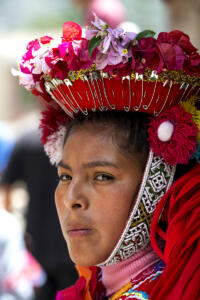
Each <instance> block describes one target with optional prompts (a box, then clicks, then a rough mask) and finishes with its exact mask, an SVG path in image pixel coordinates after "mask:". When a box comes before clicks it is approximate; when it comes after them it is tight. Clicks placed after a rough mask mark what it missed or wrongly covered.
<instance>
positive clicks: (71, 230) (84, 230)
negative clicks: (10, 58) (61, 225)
mask: <svg viewBox="0 0 200 300" xmlns="http://www.w3.org/2000/svg"><path fill="white" fill-rule="evenodd" d="M91 232H92V229H91V228H89V227H88V226H86V225H79V224H75V225H67V234H68V236H69V237H81V236H86V235H88V234H90V233H91Z"/></svg>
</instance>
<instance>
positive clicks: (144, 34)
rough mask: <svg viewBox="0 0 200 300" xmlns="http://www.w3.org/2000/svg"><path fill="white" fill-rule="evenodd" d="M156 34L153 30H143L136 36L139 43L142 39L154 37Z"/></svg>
mask: <svg viewBox="0 0 200 300" xmlns="http://www.w3.org/2000/svg"><path fill="white" fill-rule="evenodd" d="M155 34H156V33H155V32H154V31H152V30H143V31H141V32H140V33H138V35H137V36H136V40H137V41H139V40H140V39H142V38H147V37H154V35H155Z"/></svg>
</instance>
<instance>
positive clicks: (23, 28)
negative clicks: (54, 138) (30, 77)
mask: <svg viewBox="0 0 200 300" xmlns="http://www.w3.org/2000/svg"><path fill="white" fill-rule="evenodd" d="M91 11H95V12H96V14H97V15H98V16H99V17H101V18H104V19H105V21H106V22H107V23H109V22H110V25H111V26H112V25H113V27H116V26H119V25H120V24H121V23H123V26H124V28H126V29H128V30H130V31H142V30H145V29H152V30H154V31H155V32H160V31H170V30H172V29H179V30H182V31H184V32H185V33H187V34H189V35H190V37H191V41H192V43H193V44H194V45H195V46H196V47H197V48H200V39H199V30H200V0H140V1H139V0H42V1H41V0H34V1H31V0H0V122H1V121H2V122H3V123H4V125H6V126H7V129H4V128H3V127H2V128H3V129H2V131H3V133H4V135H6V136H7V137H8V136H9V137H10V139H11V140H12V141H13V145H14V143H15V141H17V140H18V139H19V138H20V137H21V136H23V135H24V134H26V133H28V132H31V130H34V129H37V128H38V124H39V106H40V104H39V101H38V100H37V99H35V98H34V97H33V96H31V95H30V94H29V93H28V92H27V91H26V90H25V89H23V88H22V87H20V86H19V85H18V79H17V78H15V77H12V75H11V72H10V70H11V68H12V67H14V68H17V64H16V62H17V59H18V58H19V57H20V56H21V55H22V54H23V53H24V52H25V47H26V45H27V43H28V42H29V41H30V40H32V39H34V38H37V37H40V36H43V35H51V36H57V35H58V36H61V35H62V24H63V23H64V22H65V21H68V20H73V21H75V22H78V23H79V24H81V25H85V24H86V23H87V22H88V21H89V20H90V18H91ZM0 126H1V125H0ZM5 130H8V131H9V134H8V133H6V131H5ZM0 135H1V128H0ZM0 146H1V143H0ZM0 150H1V149H0ZM9 151H10V150H9ZM0 155H1V151H0ZM1 164H2V163H1V160H0V176H1V167H2V165H1ZM30 171H31V170H30ZM46 180H48V179H46ZM9 197H10V195H9ZM29 198H30V195H29V194H28V192H27V188H26V185H25V184H24V183H22V184H21V185H16V186H15V187H14V188H12V190H11V201H10V204H9V205H10V208H9V210H10V211H12V213H13V214H14V215H15V216H16V217H17V219H18V220H19V221H20V223H21V224H22V226H23V228H25V225H26V218H25V213H26V209H27V206H28V203H29ZM0 206H5V195H4V193H2V191H1V190H0ZM43 299H45V298H43ZM48 299H50V298H48Z"/></svg>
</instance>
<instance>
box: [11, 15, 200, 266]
mask: <svg viewBox="0 0 200 300" xmlns="http://www.w3.org/2000/svg"><path fill="white" fill-rule="evenodd" d="M13 74H15V75H19V80H20V84H21V85H23V86H24V87H25V88H26V89H28V90H30V91H31V92H32V93H33V94H35V95H40V96H42V98H43V99H44V103H45V104H46V107H47V109H46V111H44V112H43V118H42V121H41V125H40V127H41V128H42V131H43V134H42V142H43V144H44V147H45V150H46V152H47V153H48V154H49V156H50V159H51V161H52V163H56V164H58V163H59V161H60V160H61V158H62V157H61V155H62V146H63V140H64V135H65V132H66V124H67V123H68V122H70V120H71V119H73V118H76V116H77V114H79V113H83V114H85V115H87V114H88V111H93V112H95V111H107V110H124V111H127V112H129V111H136V112H146V113H147V114H149V115H150V116H151V118H152V120H151V122H150V124H149V128H148V134H149V146H150V153H149V158H148V161H147V165H146V169H145V172H144V176H143V180H142V184H141V186H140V190H139V192H138V196H137V200H136V204H135V206H134V208H133V211H132V213H131V215H130V217H129V219H128V221H127V224H126V227H125V228H124V231H123V233H122V235H121V238H120V240H119V241H118V243H117V245H116V247H115V249H114V250H113V252H112V253H111V255H110V257H109V258H108V259H107V260H106V262H103V265H107V264H112V263H116V262H117V261H120V260H122V259H125V258H127V257H129V256H131V255H132V254H133V253H135V252H137V251H138V250H139V249H141V248H143V247H144V246H145V245H146V244H147V243H148V242H149V231H150V225H151V219H152V215H153V212H154V210H155V207H156V205H157V203H158V201H159V200H160V199H161V197H162V196H163V195H164V194H165V193H166V191H167V189H168V188H169V186H170V185H171V184H172V181H173V176H174V172H175V167H176V164H177V163H178V164H187V163H188V161H189V159H190V158H191V157H196V158H197V159H199V155H200V150H199V143H200V133H199V132H200V113H199V110H198V109H199V97H200V55H199V54H198V51H197V49H196V48H195V47H194V46H193V45H192V43H191V42H190V39H189V37H188V35H186V34H184V33H183V32H181V31H178V30H175V31H171V32H169V33H167V32H161V33H160V34H159V35H158V37H157V38H155V33H154V32H153V31H150V30H145V31H143V32H141V33H139V34H137V35H136V34H135V33H132V32H124V31H123V29H121V28H116V29H111V28H109V27H108V25H107V24H106V23H104V22H103V21H102V20H100V19H98V18H97V17H95V21H94V22H92V25H91V27H90V28H87V29H84V30H83V29H82V28H81V27H80V26H79V25H78V24H76V23H74V22H72V21H70V22H66V23H64V25H63V36H62V37H61V38H59V39H53V38H52V37H49V36H43V37H41V38H39V39H35V40H34V41H31V42H30V43H29V44H28V46H27V51H26V53H25V54H24V56H23V57H22V59H21V62H20V63H19V71H16V70H13Z"/></svg>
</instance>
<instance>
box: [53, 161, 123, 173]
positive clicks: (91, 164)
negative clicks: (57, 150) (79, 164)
mask: <svg viewBox="0 0 200 300" xmlns="http://www.w3.org/2000/svg"><path fill="white" fill-rule="evenodd" d="M58 166H59V167H63V168H64V169H67V170H70V171H71V168H70V166H69V165H68V164H66V163H64V162H63V161H61V162H60V163H59V164H58ZM94 167H114V168H116V169H119V167H118V166H117V165H116V164H115V163H113V162H110V161H107V160H96V161H91V162H88V163H85V164H83V168H85V169H86V168H94Z"/></svg>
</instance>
